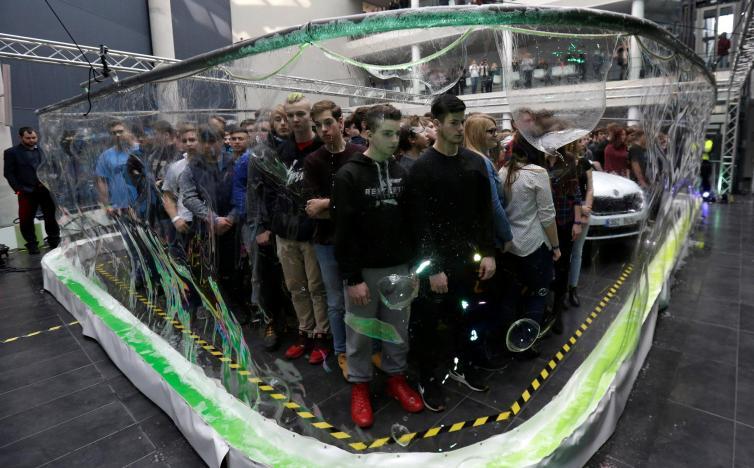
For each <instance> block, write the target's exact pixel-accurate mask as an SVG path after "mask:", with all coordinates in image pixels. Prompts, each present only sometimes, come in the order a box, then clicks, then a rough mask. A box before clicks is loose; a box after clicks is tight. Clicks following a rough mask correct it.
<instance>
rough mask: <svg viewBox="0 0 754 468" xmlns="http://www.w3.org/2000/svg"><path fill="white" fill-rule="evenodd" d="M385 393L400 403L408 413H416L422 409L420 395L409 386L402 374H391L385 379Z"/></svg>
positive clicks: (422, 404)
mask: <svg viewBox="0 0 754 468" xmlns="http://www.w3.org/2000/svg"><path fill="white" fill-rule="evenodd" d="M387 394H388V395H389V396H391V397H393V398H395V399H396V400H398V402H399V403H400V404H401V406H402V407H403V409H404V410H406V411H408V412H409V413H418V412H420V411H421V410H422V409H424V403H422V397H421V396H419V393H418V392H417V391H416V390H414V389H413V388H411V387H410V386H409V385H408V382H406V377H405V376H403V375H391V376H390V377H388V379H387Z"/></svg>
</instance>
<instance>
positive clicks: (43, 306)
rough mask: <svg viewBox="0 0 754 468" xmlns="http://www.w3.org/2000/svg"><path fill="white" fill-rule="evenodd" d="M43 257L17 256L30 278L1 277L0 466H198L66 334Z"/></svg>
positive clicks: (163, 423) (73, 331)
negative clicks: (45, 280)
mask: <svg viewBox="0 0 754 468" xmlns="http://www.w3.org/2000/svg"><path fill="white" fill-rule="evenodd" d="M39 258H40V257H29V256H28V255H25V254H21V253H19V254H14V255H12V256H11V262H12V264H13V266H15V267H21V268H29V267H31V268H32V270H30V271H24V272H3V273H0V298H1V300H0V466H3V467H27V466H44V465H47V466H74V465H77V466H82V467H95V466H96V467H104V466H181V467H191V466H204V463H203V462H202V460H201V459H200V458H199V457H198V455H197V454H196V452H194V450H193V449H192V448H191V446H190V445H189V444H188V443H187V442H186V440H185V439H184V438H183V436H182V435H181V433H180V432H178V430H177V429H176V427H175V425H174V424H173V423H172V421H171V420H170V419H169V418H168V417H167V416H166V415H165V414H164V413H163V412H162V411H161V410H160V409H159V408H157V406H155V405H154V404H153V403H152V402H151V401H149V400H148V399H146V398H145V397H144V396H142V394H141V393H140V392H139V391H138V390H136V388H135V387H134V386H133V385H131V383H130V382H129V381H128V380H127V379H126V378H125V377H124V376H123V374H121V372H120V371H119V370H118V369H117V368H116V367H115V366H114V365H113V364H112V362H111V361H110V359H109V358H108V357H107V356H106V355H105V354H104V352H103V351H102V348H100V346H99V345H98V344H97V343H96V342H94V341H92V340H90V339H88V338H84V337H83V336H82V334H81V328H80V327H79V326H78V325H75V324H74V325H68V324H69V323H70V322H73V321H74V320H75V319H74V318H73V317H72V316H71V315H70V314H69V313H68V312H67V311H66V310H65V309H63V307H62V306H61V305H60V304H58V303H57V302H56V301H55V299H53V298H52V296H50V295H49V294H48V293H46V292H44V291H42V275H41V272H40V270H39V267H38V265H39ZM35 260H36V262H35ZM35 263H36V265H37V266H36V268H35V266H34V264H35ZM59 325H62V326H61V328H59V329H57V330H53V331H47V330H48V329H49V328H50V327H55V326H59ZM39 330H45V331H43V332H42V333H40V334H38V335H34V336H30V337H23V336H20V335H22V334H29V333H31V332H35V331H39ZM18 336H20V337H19V338H18V339H17V340H15V341H11V342H8V343H2V342H3V341H5V340H6V339H9V338H13V337H18Z"/></svg>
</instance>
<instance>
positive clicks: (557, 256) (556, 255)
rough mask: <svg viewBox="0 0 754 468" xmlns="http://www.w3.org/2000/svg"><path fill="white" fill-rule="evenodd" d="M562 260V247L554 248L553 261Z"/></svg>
mask: <svg viewBox="0 0 754 468" xmlns="http://www.w3.org/2000/svg"><path fill="white" fill-rule="evenodd" d="M558 260H560V247H558V248H556V249H552V261H553V262H557V261H558Z"/></svg>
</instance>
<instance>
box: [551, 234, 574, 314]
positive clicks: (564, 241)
mask: <svg viewBox="0 0 754 468" xmlns="http://www.w3.org/2000/svg"><path fill="white" fill-rule="evenodd" d="M572 230H573V223H568V224H565V225H562V226H558V242H559V243H560V259H558V261H557V262H555V281H554V282H553V285H552V289H553V291H554V292H555V301H556V302H555V303H556V304H557V303H558V301H562V300H563V298H564V297H565V295H566V293H568V275H569V274H570V272H571V251H572V250H573V240H571V231H572Z"/></svg>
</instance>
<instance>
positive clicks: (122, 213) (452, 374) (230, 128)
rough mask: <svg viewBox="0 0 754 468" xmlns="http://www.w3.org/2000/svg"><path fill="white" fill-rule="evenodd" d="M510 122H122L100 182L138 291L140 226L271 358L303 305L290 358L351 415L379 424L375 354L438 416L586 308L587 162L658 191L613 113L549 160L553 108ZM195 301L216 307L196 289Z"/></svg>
mask: <svg viewBox="0 0 754 468" xmlns="http://www.w3.org/2000/svg"><path fill="white" fill-rule="evenodd" d="M514 117H515V125H516V126H517V127H518V128H519V131H517V132H511V131H510V130H501V129H499V128H498V125H497V123H496V121H495V119H494V118H492V117H491V116H489V115H485V114H476V113H472V114H467V113H466V106H465V104H464V103H463V101H461V100H460V99H458V98H457V97H456V96H454V95H452V94H444V95H441V96H439V97H437V98H436V99H435V100H434V102H433V104H432V107H431V110H430V112H428V113H427V114H425V115H402V114H401V112H400V111H398V110H397V109H395V108H394V107H392V106H390V105H375V106H371V107H361V108H358V109H356V110H355V111H354V112H353V113H352V114H351V115H349V116H346V115H344V113H343V111H342V110H341V108H340V107H339V106H338V105H336V104H335V103H334V102H332V101H328V100H323V101H319V102H314V103H312V102H310V101H309V100H308V99H307V98H306V97H305V96H304V95H302V94H300V93H292V94H290V95H289V96H288V97H287V99H286V100H285V102H284V103H283V104H281V105H278V106H276V107H274V108H273V109H271V110H269V111H266V112H264V111H261V112H258V113H257V114H256V116H255V118H254V119H248V120H244V121H242V122H240V124H238V125H236V124H233V123H229V122H226V121H225V119H223V118H222V117H220V116H217V115H215V116H212V117H210V118H209V119H208V120H207V121H206V122H203V123H193V122H182V123H179V124H177V125H176V126H173V125H171V124H169V123H168V122H166V121H156V122H151V123H149V124H148V125H147V126H146V127H147V128H146V130H145V127H144V126H136V127H134V126H130V125H128V124H127V123H126V122H124V121H120V120H114V121H111V122H110V123H109V124H108V131H109V135H110V138H111V146H110V147H109V148H107V149H106V150H105V151H103V152H101V154H99V156H98V157H97V158H96V165H95V167H94V174H95V175H96V189H97V194H98V197H99V202H100V203H101V205H102V206H104V207H105V209H106V211H107V213H108V215H109V216H111V217H112V218H113V219H114V220H115V224H116V225H117V226H118V228H119V229H121V231H122V233H123V238H124V243H125V245H126V248H127V250H128V251H129V252H130V256H131V258H132V263H139V262H138V261H137V259H138V258H141V259H145V258H146V261H143V262H142V263H144V264H143V265H141V266H138V267H134V270H133V272H132V273H133V275H134V276H135V277H136V279H137V285H139V286H140V284H141V283H144V284H146V281H144V279H146V278H144V277H145V276H148V275H154V277H153V278H152V281H151V283H152V284H155V281H157V279H158V276H157V275H158V273H157V272H156V271H154V270H155V268H154V267H153V266H150V264H149V263H150V262H149V255H143V254H142V255H139V256H137V255H136V254H135V251H138V250H140V249H141V250H146V248H145V246H143V245H141V244H140V241H139V239H138V237H139V236H137V235H134V234H133V233H132V232H129V231H130V230H132V229H133V228H134V227H135V226H136V225H142V226H148V227H149V229H150V230H151V231H153V232H155V233H156V235H157V236H158V237H159V238H160V239H161V240H162V241H163V242H164V244H165V245H166V249H167V250H168V251H169V253H170V255H171V257H173V258H174V259H175V260H176V261H177V262H179V263H184V264H185V265H186V266H187V267H188V268H189V269H191V270H192V271H193V272H194V274H195V275H196V276H197V277H200V278H210V277H211V278H214V279H215V280H216V281H217V282H218V283H219V284H220V286H221V287H222V288H223V291H224V293H226V294H227V295H228V296H229V297H230V298H231V300H232V301H233V302H232V303H233V304H234V307H233V311H234V313H235V315H236V317H237V318H238V320H239V321H240V322H242V323H245V322H247V320H248V319H249V318H250V317H251V316H252V315H253V314H257V315H259V316H261V317H262V319H263V323H264V336H263V339H262V343H263V346H264V347H265V348H266V349H267V350H268V351H270V352H274V351H275V349H276V348H277V347H278V346H279V344H280V342H281V337H282V336H283V335H284V334H286V333H291V330H290V329H289V325H290V323H291V321H292V320H291V319H293V318H294V317H295V319H294V320H295V326H294V328H295V331H294V332H293V333H295V335H296V337H295V341H294V343H293V344H291V345H290V346H288V347H287V349H285V350H284V352H283V355H284V356H285V358H287V359H291V360H293V359H299V358H301V357H302V356H307V359H308V361H309V363H311V364H319V363H322V362H323V361H324V360H325V359H327V357H328V356H329V355H330V354H334V355H335V356H336V359H337V362H338V365H339V367H340V368H341V370H342V372H343V376H344V377H345V378H346V379H347V380H348V381H349V382H350V383H351V384H352V405H351V413H352V417H353V420H354V422H355V423H356V424H357V425H359V426H360V427H369V426H370V425H371V424H372V422H373V414H372V410H371V404H370V392H369V382H370V381H371V380H372V374H373V369H374V367H375V366H376V367H378V368H379V369H381V370H382V371H383V372H385V373H387V374H388V375H389V378H388V382H387V393H388V394H389V395H390V396H392V397H394V398H396V399H397V400H398V401H399V402H400V403H401V405H402V407H403V408H404V409H405V410H406V411H408V412H418V411H421V410H422V409H423V408H427V409H429V410H432V411H442V410H443V408H444V404H445V399H444V391H443V384H444V383H445V382H446V380H447V379H448V378H450V379H453V380H456V381H458V382H460V383H462V384H464V385H466V386H467V387H469V388H470V389H472V390H474V391H480V392H481V391H486V390H487V387H486V385H485V384H484V381H483V379H482V378H480V372H479V368H478V365H479V364H480V363H481V362H483V361H484V360H486V359H488V358H489V356H490V352H491V351H490V350H492V351H493V354H494V350H495V349H497V350H502V348H503V347H505V334H506V331H507V327H508V326H509V325H510V323H512V322H513V321H514V320H516V319H519V318H522V317H525V318H528V319H531V320H533V321H535V322H536V323H537V324H539V326H540V329H541V330H542V335H543V336H542V337H540V339H544V335H545V331H547V330H550V331H551V332H552V333H556V334H560V333H562V331H563V323H562V314H563V312H564V311H565V310H567V309H568V308H569V307H578V306H579V304H580V300H579V297H578V289H577V285H578V280H579V272H580V266H581V250H582V248H583V246H584V241H585V238H586V232H587V229H588V224H589V218H590V215H591V210H592V204H593V187H592V176H591V175H592V171H594V170H602V169H604V170H606V171H611V172H614V173H618V174H620V175H623V176H634V177H635V179H636V180H637V181H638V183H640V184H641V185H642V186H646V185H647V183H648V182H647V177H646V176H645V171H646V156H644V154H645V152H643V150H641V148H642V145H644V147H645V146H646V142H645V139H644V136H643V132H642V131H641V130H640V129H629V130H630V132H627V131H626V129H625V128H623V127H619V126H617V125H611V126H610V127H608V128H607V129H598V130H596V131H595V132H594V133H593V138H583V139H580V140H578V141H576V142H573V143H570V144H568V145H566V146H565V147H563V148H560V149H559V151H558V152H557V153H553V154H545V153H543V152H541V151H539V150H537V149H536V148H535V147H534V146H532V144H531V143H529V141H527V139H526V138H524V137H523V134H522V133H521V132H522V131H523V130H524V129H529V130H527V131H529V132H531V129H532V128H536V127H537V126H542V125H544V124H543V122H550V123H552V116H551V115H549V114H547V115H544V114H542V113H541V112H540V113H537V112H533V111H530V110H526V109H521V110H519V111H517V113H516V114H515V116H514ZM7 159H8V157H7V156H6V161H7ZM6 164H7V162H6ZM6 174H8V172H7V171H6ZM142 253H143V252H142ZM417 265H421V268H419V270H420V271H421V274H418V285H417V288H418V292H417V293H416V297H415V299H414V300H413V301H409V303H402V304H398V305H396V304H391V303H389V302H388V301H387V300H385V299H384V298H381V292H380V286H379V285H378V284H379V282H380V281H381V280H382V279H384V278H386V277H391V275H397V277H412V276H411V275H412V271H416V266H417ZM185 306H186V307H187V308H188V310H189V311H190V313H191V314H194V316H195V318H196V319H199V320H201V319H206V317H207V314H206V310H205V309H204V307H203V306H202V305H201V301H200V300H199V298H198V294H191V293H189V294H187V295H186V297H185ZM365 323H366V324H367V325H365ZM370 323H371V324H372V325H373V324H374V323H379V324H380V326H379V327H378V328H379V329H380V330H382V332H381V333H382V334H381V335H375V332H374V327H372V328H370V327H369V324H370ZM370 330H371V331H370ZM537 353H538V351H537V348H536V345H535V346H534V347H532V348H530V349H528V350H526V351H525V352H523V353H520V354H519V356H520V357H522V358H531V357H535V356H536V355H537ZM409 357H411V363H412V364H411V368H412V369H413V370H414V371H415V373H416V376H417V382H416V384H417V386H416V387H414V386H413V385H412V384H409V382H408V380H407V379H406V373H407V369H408V367H409ZM415 388H416V389H415ZM417 390H418V391H417Z"/></svg>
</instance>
